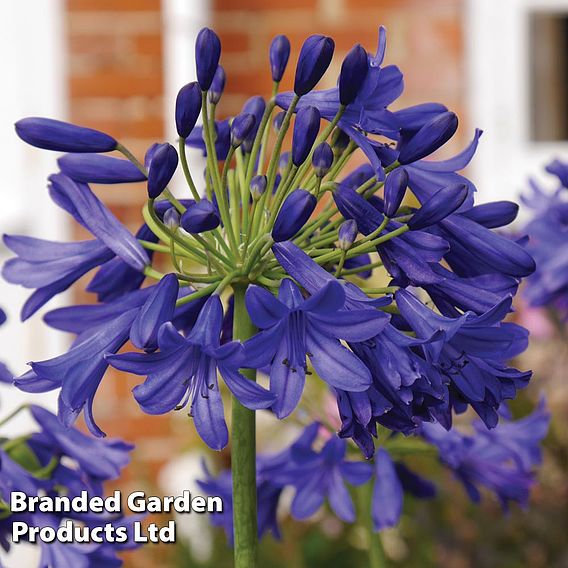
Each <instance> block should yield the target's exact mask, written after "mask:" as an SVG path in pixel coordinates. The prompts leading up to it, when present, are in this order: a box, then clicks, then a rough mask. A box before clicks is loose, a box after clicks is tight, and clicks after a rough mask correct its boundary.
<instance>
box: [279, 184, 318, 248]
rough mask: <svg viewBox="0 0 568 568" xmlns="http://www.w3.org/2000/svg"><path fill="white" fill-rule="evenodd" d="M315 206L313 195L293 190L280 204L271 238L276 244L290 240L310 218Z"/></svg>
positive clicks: (301, 190) (302, 190)
mask: <svg viewBox="0 0 568 568" xmlns="http://www.w3.org/2000/svg"><path fill="white" fill-rule="evenodd" d="M316 205H317V199H316V198H315V196H314V195H312V194H311V193H309V192H307V191H306V190H305V189H296V190H294V191H293V192H292V193H291V194H290V195H289V196H288V197H287V198H286V199H285V200H284V203H283V204H282V207H281V208H280V211H279V212H278V216H277V217H276V222H275V223H274V228H273V229H272V238H273V239H274V240H275V241H276V242H277V243H278V242H281V241H287V240H288V239H291V238H292V237H293V236H294V235H295V234H296V233H297V232H298V231H299V230H300V229H301V228H302V227H303V226H304V224H305V223H306V221H307V220H308V219H309V218H310V216H311V214H312V213H313V212H314V209H315V208H316Z"/></svg>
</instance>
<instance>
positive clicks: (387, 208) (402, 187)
mask: <svg viewBox="0 0 568 568" xmlns="http://www.w3.org/2000/svg"><path fill="white" fill-rule="evenodd" d="M407 187H408V174H407V173H406V170H405V169H404V168H397V169H396V170H394V171H393V172H391V173H390V174H389V175H388V176H387V179H386V180H385V204H384V212H385V215H386V216H387V217H389V218H392V217H394V216H395V215H396V212H397V211H398V208H399V207H400V204H401V203H402V200H403V199H404V194H405V193H406V188H407Z"/></svg>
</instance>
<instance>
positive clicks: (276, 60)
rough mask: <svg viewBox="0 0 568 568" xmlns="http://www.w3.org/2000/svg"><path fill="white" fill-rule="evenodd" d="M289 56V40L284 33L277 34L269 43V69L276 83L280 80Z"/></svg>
mask: <svg viewBox="0 0 568 568" xmlns="http://www.w3.org/2000/svg"><path fill="white" fill-rule="evenodd" d="M289 57H290V40H289V39H288V38H287V37H286V36H285V35H277V36H276V37H275V38H274V39H273V40H272V43H271V44H270V71H271V73H272V80H273V81H275V82H276V83H279V82H280V81H281V80H282V76H283V75H284V71H286V65H288V58H289Z"/></svg>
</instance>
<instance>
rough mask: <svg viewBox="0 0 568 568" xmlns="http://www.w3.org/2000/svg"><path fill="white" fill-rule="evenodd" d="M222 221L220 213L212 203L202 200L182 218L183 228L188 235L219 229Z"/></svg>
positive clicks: (188, 209)
mask: <svg viewBox="0 0 568 568" xmlns="http://www.w3.org/2000/svg"><path fill="white" fill-rule="evenodd" d="M220 223H221V220H220V218H219V211H218V210H217V208H216V207H215V205H214V204H213V203H211V201H209V200H208V199H202V200H201V201H199V202H197V203H192V204H191V205H190V206H189V207H188V208H187V210H186V211H185V212H184V214H183V215H182V216H181V222H180V224H181V226H182V227H183V229H185V230H186V231H187V232H188V233H203V232H204V231H212V230H213V229H215V228H217V227H218V226H219V224H220Z"/></svg>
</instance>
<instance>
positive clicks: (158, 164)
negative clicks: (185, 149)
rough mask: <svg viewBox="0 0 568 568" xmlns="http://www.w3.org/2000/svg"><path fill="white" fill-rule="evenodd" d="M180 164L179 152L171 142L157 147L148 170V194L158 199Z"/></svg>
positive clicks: (151, 197)
mask: <svg viewBox="0 0 568 568" xmlns="http://www.w3.org/2000/svg"><path fill="white" fill-rule="evenodd" d="M177 165H178V154H177V152H176V149H175V148H174V147H173V146H172V145H171V144H168V143H166V144H161V145H160V146H159V148H157V149H156V151H155V152H154V155H153V157H152V163H151V164H150V170H149V172H148V196H149V197H150V199H156V197H158V196H159V195H160V194H161V193H162V191H164V189H166V186H167V185H168V183H170V180H171V179H172V177H173V175H174V173H175V171H176V168H177Z"/></svg>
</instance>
